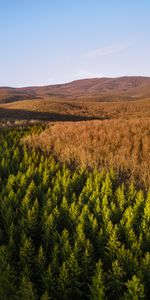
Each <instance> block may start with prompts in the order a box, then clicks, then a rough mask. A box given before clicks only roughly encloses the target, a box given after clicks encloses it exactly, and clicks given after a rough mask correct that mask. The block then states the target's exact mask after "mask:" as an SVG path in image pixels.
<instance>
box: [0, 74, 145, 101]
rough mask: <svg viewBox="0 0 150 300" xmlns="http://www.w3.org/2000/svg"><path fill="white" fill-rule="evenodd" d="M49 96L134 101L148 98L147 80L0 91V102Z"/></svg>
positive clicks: (84, 82)
mask: <svg viewBox="0 0 150 300" xmlns="http://www.w3.org/2000/svg"><path fill="white" fill-rule="evenodd" d="M51 97H57V98H92V100H94V99H96V100H99V101H115V100H118V98H119V100H134V99H136V100H138V99H141V98H147V97H150V77H140V76H127V77H119V78H91V79H81V80H76V81H72V82H69V83H65V84H56V85H49V86H42V87H26V88H10V87H1V88H0V103H11V102H15V101H21V100H30V99H32V100H33V99H43V98H51Z"/></svg>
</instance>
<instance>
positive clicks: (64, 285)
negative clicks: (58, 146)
mask: <svg viewBox="0 0 150 300" xmlns="http://www.w3.org/2000/svg"><path fill="white" fill-rule="evenodd" d="M40 130H41V128H40V127H30V128H29V127H26V128H20V129H17V128H16V129H13V128H11V129H10V128H9V129H6V128H5V129H1V131H0V299H1V300H14V299H25V300H34V299H40V300H47V299H60V300H63V299H68V300H70V299H91V300H99V299H101V300H102V299H108V300H109V299H111V300H117V299H125V300H127V299H134V300H136V299H149V295H150V231H149V227H150V193H149V192H148V191H146V190H143V191H142V190H136V188H135V187H134V185H133V184H131V185H127V184H120V183H119V181H118V178H117V175H116V173H115V171H113V170H110V171H109V172H106V171H104V170H101V171H98V170H96V169H94V170H92V171H91V170H88V169H87V168H79V167H77V168H69V167H67V166H66V165H65V164H61V163H60V162H58V161H56V159H55V158H54V157H53V156H52V155H49V154H44V153H43V152H42V151H41V150H38V149H36V150H34V149H32V148H30V149H29V148H28V147H27V146H26V145H24V144H23V143H22V138H23V137H24V136H26V135H27V134H29V133H32V132H34V133H35V132H40Z"/></svg>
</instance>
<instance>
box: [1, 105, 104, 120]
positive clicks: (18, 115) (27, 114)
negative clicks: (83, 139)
mask: <svg viewBox="0 0 150 300" xmlns="http://www.w3.org/2000/svg"><path fill="white" fill-rule="evenodd" d="M0 119H3V120H4V119H5V120H10V121H16V120H19V121H21V120H22V121H23V120H28V121H29V120H36V121H72V122H73V121H74V122H76V121H87V120H104V119H109V118H108V117H93V116H82V115H67V114H61V113H60V114H58V113H50V112H38V111H27V110H22V109H6V108H0Z"/></svg>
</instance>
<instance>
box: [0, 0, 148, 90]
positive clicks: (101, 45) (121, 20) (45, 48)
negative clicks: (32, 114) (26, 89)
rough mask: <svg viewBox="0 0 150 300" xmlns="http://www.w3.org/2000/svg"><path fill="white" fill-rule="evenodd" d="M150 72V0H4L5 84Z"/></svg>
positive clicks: (0, 63) (0, 49)
mask: <svg viewBox="0 0 150 300" xmlns="http://www.w3.org/2000/svg"><path fill="white" fill-rule="evenodd" d="M123 75H144V76H150V1H149V0H122V1H121V0H0V86H30V85H48V84H54V83H63V82H68V81H72V80H74V79H80V78H88V77H106V76H107V77H116V76H123Z"/></svg>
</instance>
